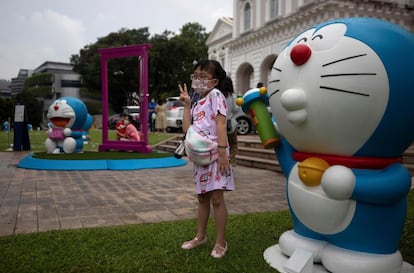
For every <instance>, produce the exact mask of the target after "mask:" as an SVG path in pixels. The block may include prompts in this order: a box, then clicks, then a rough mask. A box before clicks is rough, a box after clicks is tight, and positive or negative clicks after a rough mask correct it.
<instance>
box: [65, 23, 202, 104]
mask: <svg viewBox="0 0 414 273" xmlns="http://www.w3.org/2000/svg"><path fill="white" fill-rule="evenodd" d="M207 37H208V33H206V32H205V28H204V27H203V26H201V25H200V24H198V23H187V24H185V25H184V26H183V27H182V28H181V29H180V34H179V35H176V34H175V33H173V32H171V31H168V30H165V31H164V32H163V33H162V34H155V35H154V36H153V37H151V38H150V34H149V32H148V28H140V29H132V30H127V29H121V30H119V31H118V32H116V33H110V34H108V35H107V36H105V37H103V38H99V39H98V41H97V42H96V43H94V44H90V45H87V46H85V47H84V48H82V49H81V50H80V52H79V54H75V55H72V56H71V60H70V61H71V63H72V65H73V66H74V71H76V72H78V73H79V74H80V75H81V77H82V81H83V86H85V87H87V88H88V89H89V92H96V93H100V92H101V63H100V56H99V54H98V49H99V48H109V47H118V46H123V45H134V44H143V43H148V42H149V43H151V44H152V47H151V49H150V51H149V94H150V96H151V97H154V98H156V99H158V98H165V97H168V96H174V95H177V94H178V87H177V84H178V83H179V82H181V81H189V75H190V74H191V72H192V71H193V61H194V60H197V59H200V58H207V46H206V44H205V42H206V39H207ZM137 72H138V71H137V59H136V58H122V59H113V60H109V61H108V93H109V97H110V103H111V104H112V106H113V110H114V111H115V112H121V111H122V106H124V105H126V104H127V103H128V98H131V95H132V92H133V91H136V90H137V84H138V83H137V81H138V79H137Z"/></svg>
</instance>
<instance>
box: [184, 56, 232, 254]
mask: <svg viewBox="0 0 414 273" xmlns="http://www.w3.org/2000/svg"><path fill="white" fill-rule="evenodd" d="M225 77H226V72H225V71H224V70H223V68H222V67H221V65H220V63H218V62H217V61H213V60H206V61H199V62H198V63H197V64H196V66H195V70H194V74H192V75H191V80H192V83H191V87H192V89H193V90H194V92H196V93H198V94H199V95H200V96H199V97H200V98H199V100H198V101H197V102H196V103H195V104H194V105H193V106H191V102H190V96H189V94H188V91H187V86H186V85H185V84H184V86H181V85H179V89H180V100H181V101H182V102H183V104H184V116H183V130H184V131H187V129H188V128H189V126H193V128H194V129H195V131H197V132H199V133H201V134H203V135H207V136H208V137H209V138H210V139H211V140H213V141H216V142H217V143H218V153H219V156H218V159H217V160H216V161H214V162H213V163H211V164H210V165H207V166H198V165H195V164H194V183H195V185H196V193H197V195H198V227H197V234H196V236H195V237H194V239H192V240H190V241H187V242H184V243H183V245H182V248H183V249H192V248H194V247H197V246H199V245H201V244H204V243H206V242H207V234H206V229H207V223H208V219H209V216H210V202H211V204H212V205H213V209H214V218H215V224H216V233H217V237H216V242H215V244H214V248H213V250H212V251H211V256H213V257H214V258H221V257H223V256H224V255H226V252H227V248H228V245H227V242H226V239H225V232H226V224H227V208H226V204H225V202H224V195H223V194H224V191H232V190H234V176H233V171H232V168H231V166H230V164H229V158H228V157H229V151H228V143H227V128H226V127H227V126H226V123H227V122H226V110H227V109H226V108H227V106H226V98H225V97H224V95H223V94H222V93H221V92H220V90H219V89H217V88H220V83H221V81H223V80H224V79H225Z"/></svg>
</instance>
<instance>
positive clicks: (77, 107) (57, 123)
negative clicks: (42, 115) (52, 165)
mask: <svg viewBox="0 0 414 273" xmlns="http://www.w3.org/2000/svg"><path fill="white" fill-rule="evenodd" d="M47 118H48V119H49V121H50V123H51V128H49V130H48V138H47V139H46V142H45V147H46V151H47V152H48V153H61V152H64V153H78V152H81V151H82V149H83V142H84V137H83V136H84V134H85V131H87V130H89V128H90V127H91V125H92V122H91V120H92V117H91V116H90V115H89V114H88V109H87V107H86V105H85V103H83V101H81V100H80V99H77V98H73V97H62V98H59V99H57V100H55V101H54V102H53V103H52V104H51V105H50V106H49V110H48V112H47Z"/></svg>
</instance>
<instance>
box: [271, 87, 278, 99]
mask: <svg viewBox="0 0 414 273" xmlns="http://www.w3.org/2000/svg"><path fill="white" fill-rule="evenodd" d="M279 91H280V89H277V90H275V91H273V92H272V93H270V95H269V99H270V97H271V96H273V95H274V94H276V93H277V92H279Z"/></svg>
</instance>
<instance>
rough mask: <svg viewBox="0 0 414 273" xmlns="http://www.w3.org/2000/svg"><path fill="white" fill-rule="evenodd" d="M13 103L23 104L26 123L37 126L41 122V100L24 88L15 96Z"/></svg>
mask: <svg viewBox="0 0 414 273" xmlns="http://www.w3.org/2000/svg"><path fill="white" fill-rule="evenodd" d="M14 100H15V103H16V104H18V103H21V104H24V106H25V108H26V113H27V118H28V123H30V124H32V125H33V127H39V126H40V124H41V122H42V109H43V102H41V101H38V100H37V99H36V97H35V96H33V94H32V93H31V92H29V91H26V90H24V91H23V92H21V93H19V94H17V95H16V97H15V99H14Z"/></svg>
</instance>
